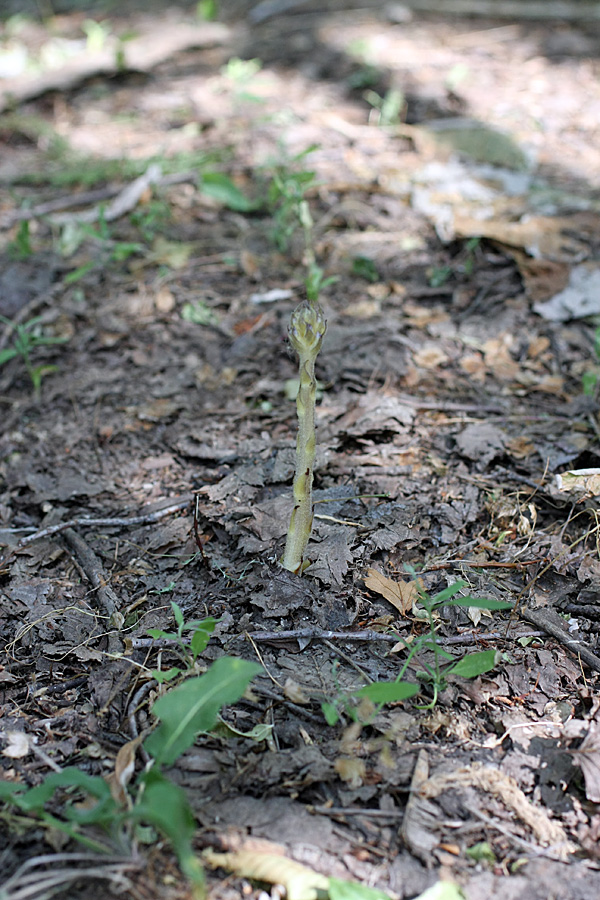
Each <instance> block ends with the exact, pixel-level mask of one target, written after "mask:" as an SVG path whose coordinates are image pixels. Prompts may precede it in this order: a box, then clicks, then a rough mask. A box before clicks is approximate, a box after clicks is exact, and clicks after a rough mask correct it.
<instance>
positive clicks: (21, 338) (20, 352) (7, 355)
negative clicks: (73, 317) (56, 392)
mask: <svg viewBox="0 0 600 900" xmlns="http://www.w3.org/2000/svg"><path fill="white" fill-rule="evenodd" d="M41 321H42V319H41V316H36V317H34V318H33V319H30V320H29V321H28V322H25V323H24V324H23V325H21V324H20V323H18V322H13V321H11V319H7V318H6V317H5V316H0V322H4V324H5V325H7V326H8V327H9V328H10V329H11V331H12V334H13V342H12V346H11V347H5V348H4V350H0V366H2V365H4V363H7V362H9V361H10V360H11V359H15V358H16V357H18V356H20V357H21V359H22V360H23V364H24V366H25V369H26V370H27V374H28V375H29V378H30V381H31V384H32V386H33V391H34V394H35V395H36V397H37V396H39V393H40V389H41V385H42V378H43V377H44V376H45V375H48V374H50V372H56V371H58V366H54V365H47V364H45V363H43V364H41V365H37V366H36V365H34V364H33V362H32V359H31V356H32V353H34V352H35V350H37V348H38V347H48V346H50V345H52V344H64V343H65V341H67V340H68V338H66V337H51V336H50V335H47V334H44V332H43V331H42V329H41V326H40V322H41Z"/></svg>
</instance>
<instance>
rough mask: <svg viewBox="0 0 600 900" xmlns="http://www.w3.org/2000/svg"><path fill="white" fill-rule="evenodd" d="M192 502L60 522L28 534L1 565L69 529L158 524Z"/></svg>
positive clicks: (188, 499) (186, 500) (186, 499)
mask: <svg viewBox="0 0 600 900" xmlns="http://www.w3.org/2000/svg"><path fill="white" fill-rule="evenodd" d="M190 500H191V498H190V497H186V498H185V499H183V500H179V501H178V502H177V503H171V504H170V505H169V506H164V507H163V508H162V509H156V510H154V511H153V512H149V513H145V514H142V515H140V516H131V518H127V517H125V516H123V517H117V518H105V519H88V518H86V517H85V516H81V517H80V518H77V519H69V520H68V521H66V522H59V523H58V524H56V525H48V527H47V528H42V529H40V531H36V532H35V534H28V535H27V537H24V538H21V540H20V541H19V542H18V543H17V544H16V545H15V546H14V547H13V548H12V549H11V551H10V553H9V554H8V555H7V556H5V557H4V558H3V559H0V565H4V564H6V563H7V562H8V560H9V559H11V558H12V557H13V556H14V555H15V553H18V551H19V550H22V549H23V547H26V546H27V545H28V544H31V543H33V541H39V540H41V539H42V538H47V537H52V536H53V535H55V534H60V532H62V531H66V529H67V528H89V527H94V526H98V527H100V526H102V527H110V528H123V527H125V528H128V527H130V526H132V525H149V524H150V523H151V522H157V521H158V520H159V519H163V518H164V517H165V516H169V515H171V513H174V512H179V510H182V509H186V507H188V506H189V505H190ZM1 534H2V530H1V529H0V535H1Z"/></svg>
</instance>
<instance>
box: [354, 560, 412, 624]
mask: <svg viewBox="0 0 600 900" xmlns="http://www.w3.org/2000/svg"><path fill="white" fill-rule="evenodd" d="M422 586H423V582H422V581H421V579H420V578H419V579H417V581H416V582H415V581H394V580H393V579H392V578H388V577H387V576H386V575H382V573H381V572H378V571H377V569H368V570H367V577H366V578H365V587H366V588H368V589H369V590H370V591H374V592H375V593H376V594H381V596H382V597H385V599H386V600H387V601H388V603H391V604H392V606H395V607H396V609H397V610H398V612H399V613H400V615H402V616H406V615H407V614H408V613H409V611H410V610H411V609H412V608H413V604H414V603H415V602H416V600H417V599H418V596H419V588H420V587H422Z"/></svg>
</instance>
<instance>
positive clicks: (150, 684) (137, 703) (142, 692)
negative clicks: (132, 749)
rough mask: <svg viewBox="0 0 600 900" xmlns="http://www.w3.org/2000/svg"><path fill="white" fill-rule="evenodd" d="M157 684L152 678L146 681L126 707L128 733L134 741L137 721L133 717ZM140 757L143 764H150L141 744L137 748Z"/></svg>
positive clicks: (137, 731)
mask: <svg viewBox="0 0 600 900" xmlns="http://www.w3.org/2000/svg"><path fill="white" fill-rule="evenodd" d="M156 684H157V682H156V681H155V680H154V678H152V679H151V680H150V681H146V682H145V683H144V684H143V685H142V686H141V688H139V690H137V691H136V692H135V694H134V695H133V697H132V698H131V700H130V702H129V705H128V706H127V720H128V722H129V733H130V734H131V737H132V738H133V739H134V740H135V739H136V738H137V737H139V734H140V733H139V730H138V727H137V720H136V718H135V715H136V713H137V711H138V709H139V708H140V707H141V705H142V703H143V702H144V700H145V699H146V697H147V696H148V694H149V693H150V691H151V690H152V689H153V688H155V687H156ZM139 752H140V756H141V757H142V759H143V760H144V762H145V763H148V762H150V754H149V753H148V751H147V750H146V748H145V747H144V745H143V744H141V745H140V747H139Z"/></svg>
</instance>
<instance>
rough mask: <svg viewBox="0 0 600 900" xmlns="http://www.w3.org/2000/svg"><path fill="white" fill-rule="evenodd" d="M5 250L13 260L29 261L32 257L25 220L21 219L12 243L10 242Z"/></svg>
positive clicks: (27, 226) (27, 225) (27, 224)
mask: <svg viewBox="0 0 600 900" xmlns="http://www.w3.org/2000/svg"><path fill="white" fill-rule="evenodd" d="M7 249H8V255H9V256H10V258H11V259H15V260H25V259H29V257H30V256H31V255H32V253H33V248H32V246H31V239H30V235H29V222H28V221H27V219H23V221H22V222H21V224H20V225H19V228H18V230H17V234H16V236H15V239H14V241H11V242H10V244H9V245H8V248H7Z"/></svg>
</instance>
